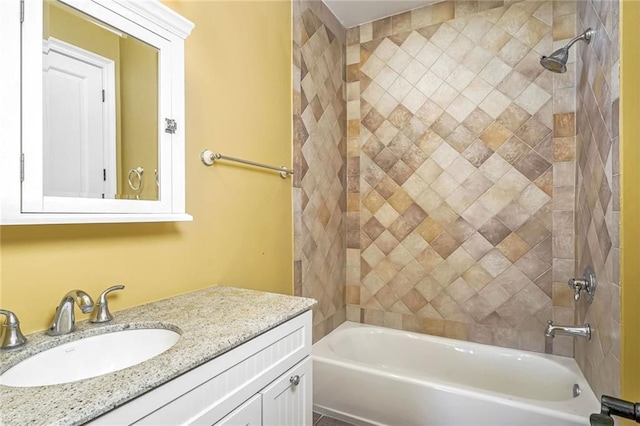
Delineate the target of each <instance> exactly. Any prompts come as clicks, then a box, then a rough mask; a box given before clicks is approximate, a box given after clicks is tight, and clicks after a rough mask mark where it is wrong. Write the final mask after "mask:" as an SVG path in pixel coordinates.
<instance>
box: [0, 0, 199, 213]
mask: <svg viewBox="0 0 640 426" xmlns="http://www.w3.org/2000/svg"><path fill="white" fill-rule="evenodd" d="M58 1H60V2H62V3H64V4H67V5H69V6H71V7H73V8H75V9H78V10H80V11H82V12H84V13H86V14H88V15H90V16H92V17H94V18H96V19H98V20H100V21H103V22H105V23H107V24H109V25H111V26H113V27H115V28H118V29H120V30H122V31H123V32H125V33H127V34H130V35H131V36H133V37H136V38H138V39H140V40H142V41H144V42H146V43H147V44H149V45H151V46H153V47H155V48H157V49H158V50H159V82H160V84H159V86H160V87H159V105H158V110H159V111H158V112H159V115H158V126H159V129H158V135H159V141H158V144H159V147H158V151H159V169H160V192H159V195H160V197H159V198H160V200H158V201H148V200H121V199H92V198H74V197H51V196H45V195H44V193H43V168H42V165H43V161H42V156H43V136H42V100H43V94H42V9H43V7H42V0H24V3H23V7H24V9H23V10H24V20H23V22H22V24H20V22H19V19H14V20H15V21H16V22H6V24H7V25H5V22H4V21H11V20H10V19H7V18H8V17H9V16H13V17H14V18H15V17H16V15H15V14H13V15H12V9H13V12H14V13H15V12H16V6H17V9H18V10H17V12H18V15H17V16H18V17H19V16H20V15H19V13H20V0H3V1H2V2H0V3H1V4H0V16H2V17H1V18H0V40H2V41H0V47H2V51H3V52H5V51H6V52H7V53H8V54H9V57H8V58H7V59H8V61H7V63H8V64H10V65H11V66H9V67H5V68H6V69H0V88H2V93H7V94H8V95H9V96H7V97H6V100H0V113H1V114H2V116H5V112H6V113H7V114H8V115H6V116H5V117H8V118H9V119H10V124H9V123H8V125H7V127H8V129H7V132H6V133H5V131H4V130H5V129H4V125H3V124H0V126H3V127H2V128H0V131H2V132H3V134H5V135H7V134H8V136H9V137H8V138H3V140H2V142H0V188H1V189H0V191H1V192H0V196H1V198H2V204H1V205H0V224H3V225H5V224H7V225H8V224H40V223H104V222H151V221H184V220H192V218H191V216H189V215H187V214H186V213H185V195H184V192H185V177H184V175H185V154H184V151H185V137H184V123H185V114H184V39H185V38H186V37H187V36H188V35H189V34H190V33H191V30H192V29H193V24H192V23H191V22H190V21H188V20H186V19H185V18H183V17H182V16H180V15H178V14H177V13H175V12H173V11H172V10H171V9H169V8H168V7H167V6H164V5H162V4H161V3H160V2H159V1H157V0H145V1H139V0H138V1H136V0H58ZM16 23H17V25H16ZM7 40H9V41H11V40H12V41H13V42H12V43H8V42H7ZM16 40H21V46H20V45H19V43H16ZM16 45H18V46H16ZM5 47H10V48H9V49H8V50H5ZM16 47H17V49H16ZM20 55H21V56H20ZM16 81H18V82H19V83H18V85H17V89H18V90H17V91H16V90H15V89H16V88H15V87H14V86H12V85H10V82H16ZM5 86H6V87H5ZM5 88H6V89H7V91H6V92H5V90H4V89H5ZM20 89H21V90H20ZM20 91H21V93H20ZM17 105H20V108H16V106H17ZM167 118H170V119H174V120H176V122H177V123H178V125H177V129H176V130H175V133H173V134H171V133H167V132H165V119H167ZM16 124H17V125H16ZM9 159H13V160H14V161H10V160H9ZM16 159H17V161H15V160H16ZM16 166H17V167H16ZM16 171H17V172H18V173H16ZM22 178H23V180H22Z"/></svg>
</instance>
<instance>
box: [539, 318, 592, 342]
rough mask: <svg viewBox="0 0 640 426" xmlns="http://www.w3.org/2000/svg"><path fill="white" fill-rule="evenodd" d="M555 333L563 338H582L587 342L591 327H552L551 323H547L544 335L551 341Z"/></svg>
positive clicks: (586, 325) (589, 338) (587, 325)
mask: <svg viewBox="0 0 640 426" xmlns="http://www.w3.org/2000/svg"><path fill="white" fill-rule="evenodd" d="M556 333H557V334H563V335H565V336H572V337H584V338H586V339H587V340H591V326H589V324H585V325H582V326H570V325H553V321H549V322H548V323H547V330H546V331H545V332H544V335H545V336H547V337H551V338H552V339H553V338H554V337H556Z"/></svg>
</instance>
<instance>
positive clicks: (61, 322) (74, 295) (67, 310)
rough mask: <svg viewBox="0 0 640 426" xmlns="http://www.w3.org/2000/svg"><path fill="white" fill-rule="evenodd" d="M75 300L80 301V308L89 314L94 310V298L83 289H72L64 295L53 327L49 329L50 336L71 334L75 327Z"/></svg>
mask: <svg viewBox="0 0 640 426" xmlns="http://www.w3.org/2000/svg"><path fill="white" fill-rule="evenodd" d="M74 300H75V301H76V302H77V303H78V306H79V307H80V310H81V311H82V312H83V313H85V314H88V313H90V312H92V311H93V299H91V296H89V295H88V294H87V293H85V292H84V291H82V290H71V291H70V292H68V293H67V294H65V295H64V297H63V298H62V300H61V301H60V305H59V306H58V308H57V309H56V315H55V317H54V318H53V323H51V327H50V328H49V330H47V334H48V335H49V336H60V335H62V334H69V333H71V332H72V331H73V330H74V329H75V322H76V317H75V313H74V311H73V302H74Z"/></svg>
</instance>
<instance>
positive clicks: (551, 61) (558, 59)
mask: <svg viewBox="0 0 640 426" xmlns="http://www.w3.org/2000/svg"><path fill="white" fill-rule="evenodd" d="M594 33H595V31H593V30H592V29H591V28H587V29H586V31H585V32H583V33H582V34H580V35H579V36H578V37H576V38H574V39H573V40H571V41H570V42H569V43H567V45H566V46H565V47H563V48H561V49H558V50H556V51H555V52H553V53H552V54H551V55H549V56H543V57H542V58H540V65H542V66H543V67H544V68H546V69H548V70H549V71H552V72H558V73H563V72H566V71H567V60H568V59H569V49H570V48H571V46H573V45H574V44H575V43H576V42H577V41H578V40H582V41H584V42H586V43H587V44H589V42H591V37H592V36H593V34H594Z"/></svg>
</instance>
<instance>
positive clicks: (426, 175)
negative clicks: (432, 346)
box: [347, 2, 554, 352]
mask: <svg viewBox="0 0 640 426" xmlns="http://www.w3.org/2000/svg"><path fill="white" fill-rule="evenodd" d="M472 3H473V4H475V6H474V5H472V9H471V10H466V9H464V7H463V2H455V3H453V2H444V3H443V4H439V6H437V7H438V8H437V9H436V8H434V6H436V5H432V6H430V7H427V8H424V9H428V10H420V9H418V11H412V12H411V23H412V24H411V26H410V27H409V28H408V27H407V25H402V32H399V33H396V32H394V31H393V17H392V18H391V19H390V22H391V27H390V28H389V27H388V26H387V25H386V24H385V22H373V23H371V24H365V25H363V26H360V27H359V28H356V29H349V30H348V33H347V44H348V46H347V49H354V50H355V49H356V48H359V51H360V54H359V59H360V61H359V62H358V63H355V62H354V63H353V64H349V65H348V66H352V67H353V68H354V69H355V67H356V66H357V67H359V73H358V80H357V83H358V84H359V88H360V94H361V102H360V104H359V105H358V104H356V103H354V104H353V105H347V109H348V116H350V117H354V116H358V117H360V126H359V128H358V127H356V126H355V125H353V126H349V128H351V127H353V129H354V132H353V134H350V133H349V134H348V140H349V141H350V142H351V143H352V144H353V147H352V148H353V149H349V150H348V151H349V154H348V155H351V153H353V156H354V157H355V156H356V155H359V163H360V164H359V171H360V174H359V176H356V175H353V176H352V175H349V176H348V179H349V181H351V180H353V179H359V183H358V185H357V186H358V190H359V194H360V196H361V202H360V206H359V209H360V211H359V219H360V220H359V229H352V230H351V231H349V232H350V233H351V235H352V238H351V240H350V239H349V237H348V238H347V239H348V243H347V244H348V247H349V250H353V253H352V255H351V258H353V260H352V261H351V262H349V261H348V266H347V269H348V272H347V276H348V278H347V286H348V288H351V290H350V291H348V295H349V297H348V299H347V303H348V304H349V305H350V306H348V309H347V318H348V319H350V320H356V321H358V320H362V321H364V322H369V323H374V324H381V325H386V326H390V327H395V328H402V329H407V330H412V331H420V332H427V333H431V334H436V335H445V336H448V337H454V338H460V339H465V340H472V341H479V342H482V343H491V344H496V345H501V346H509V347H517V348H523V349H529V350H536V351H541V352H544V351H545V350H546V349H547V348H546V342H545V339H544V335H543V333H542V332H541V330H543V329H544V326H545V324H546V321H547V320H548V319H549V318H551V315H552V297H553V292H552V287H553V286H552V275H553V274H552V266H553V263H554V262H553V257H552V256H551V249H552V236H551V235H552V230H553V198H552V196H553V171H554V169H553V167H552V164H553V162H554V158H553V152H554V147H553V131H552V128H553V126H554V123H553V96H552V95H553V78H552V76H550V75H549V74H548V73H543V72H542V71H543V70H542V68H541V67H540V66H539V64H538V58H539V56H540V55H541V54H543V53H545V52H547V53H548V51H550V50H551V49H552V45H553V38H552V21H551V19H550V15H551V10H552V9H551V6H552V3H551V2H522V3H515V4H512V5H510V6H507V7H505V6H502V4H501V3H500V4H495V5H494V6H498V7H493V8H491V9H488V10H479V8H478V7H477V5H479V4H481V2H477V3H475V2H472ZM430 8H431V9H430ZM418 22H419V24H416V23H418ZM358 30H359V34H357V31H358ZM350 33H351V36H349V34H350ZM357 35H359V37H357ZM350 43H351V44H350ZM357 56H358V55H355V54H354V58H357ZM353 83H356V81H355V80H354V81H353ZM351 107H353V110H350V109H349V108H351ZM356 141H357V142H358V143H359V148H360V150H359V152H358V150H357V149H356V147H355V143H356ZM348 186H350V185H348ZM352 225H354V226H355V220H353V221H352ZM348 226H349V225H348ZM349 240H350V241H349ZM350 243H351V245H349V244H350ZM358 254H359V255H360V259H359V260H360V261H359V264H358V262H356V259H357V255H358ZM348 258H349V256H348ZM350 268H353V271H351V272H349V269H350ZM357 272H359V276H358V273H357ZM358 279H359V281H358ZM358 284H359V289H358V290H356V288H357V286H358Z"/></svg>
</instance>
